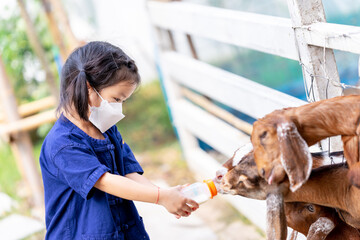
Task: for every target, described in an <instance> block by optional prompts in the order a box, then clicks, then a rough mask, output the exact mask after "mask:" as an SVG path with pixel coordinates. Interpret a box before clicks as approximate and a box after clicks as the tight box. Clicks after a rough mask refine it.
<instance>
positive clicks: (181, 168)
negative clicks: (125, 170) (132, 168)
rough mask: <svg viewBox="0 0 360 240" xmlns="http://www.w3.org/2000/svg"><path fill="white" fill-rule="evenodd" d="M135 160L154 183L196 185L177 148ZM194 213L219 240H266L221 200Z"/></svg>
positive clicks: (162, 150)
mask: <svg viewBox="0 0 360 240" xmlns="http://www.w3.org/2000/svg"><path fill="white" fill-rule="evenodd" d="M136 157H137V159H138V160H139V162H140V164H141V165H142V167H143V168H144V171H145V176H146V177H147V178H149V179H150V180H153V181H154V182H156V181H158V180H160V181H165V182H167V184H168V185H170V186H176V185H182V184H187V183H193V182H195V181H196V180H195V179H194V177H193V173H192V172H191V171H190V170H189V169H188V167H187V164H186V161H184V160H183V158H182V156H181V151H180V148H179V146H178V145H177V144H172V145H169V146H168V147H165V148H162V149H161V150H159V151H150V152H144V153H141V154H136ZM234 197H236V196H234ZM195 213H196V215H197V216H198V217H200V218H201V219H202V220H203V221H204V222H205V223H206V224H207V225H208V226H209V227H210V228H211V229H212V230H213V231H214V232H215V233H216V234H217V236H218V238H219V240H255V239H256V240H258V239H265V237H264V236H265V235H264V233H263V231H262V230H260V229H259V228H257V227H256V226H254V225H253V224H251V222H250V221H249V220H248V219H246V218H245V217H244V216H242V215H241V213H239V212H238V211H237V210H236V209H235V208H234V207H232V205H230V204H229V203H228V202H227V201H225V200H224V199H222V198H221V196H219V197H215V198H214V199H212V200H209V201H207V202H206V203H204V204H202V205H201V207H200V208H199V209H198V210H197V211H196V212H195Z"/></svg>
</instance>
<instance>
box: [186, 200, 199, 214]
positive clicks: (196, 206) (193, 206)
mask: <svg viewBox="0 0 360 240" xmlns="http://www.w3.org/2000/svg"><path fill="white" fill-rule="evenodd" d="M186 204H187V205H190V206H191V207H192V208H196V209H198V208H199V204H198V203H197V202H195V201H194V200H192V199H187V200H186ZM193 211H194V210H193Z"/></svg>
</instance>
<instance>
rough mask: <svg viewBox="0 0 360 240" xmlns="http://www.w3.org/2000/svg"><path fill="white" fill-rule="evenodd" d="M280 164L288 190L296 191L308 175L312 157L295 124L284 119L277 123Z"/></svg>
mask: <svg viewBox="0 0 360 240" xmlns="http://www.w3.org/2000/svg"><path fill="white" fill-rule="evenodd" d="M277 136H278V140H279V147H280V154H281V164H282V165H283V167H284V170H285V172H286V174H287V176H288V178H289V182H290V190H291V191H293V192H294V191H296V190H297V189H298V188H299V187H301V185H303V184H304V183H305V182H306V181H307V179H308V178H309V176H310V173H311V169H312V157H311V154H310V151H309V147H308V145H307V143H306V142H305V140H304V139H303V138H302V137H301V136H300V134H299V132H298V130H297V128H296V126H295V124H294V123H293V122H291V121H284V122H281V123H279V124H278V125H277Z"/></svg>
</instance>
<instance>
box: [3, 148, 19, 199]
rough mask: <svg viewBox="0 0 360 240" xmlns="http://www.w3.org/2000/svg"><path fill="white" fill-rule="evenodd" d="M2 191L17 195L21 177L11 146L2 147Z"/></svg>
mask: <svg viewBox="0 0 360 240" xmlns="http://www.w3.org/2000/svg"><path fill="white" fill-rule="evenodd" d="M0 166H1V167H0V192H4V193H6V194H8V195H10V196H11V197H16V184H17V182H18V181H19V180H20V179H21V176H20V173H19V171H18V169H17V165H16V162H15V157H14V155H13V154H12V153H11V149H10V146H8V145H2V146H1V147H0Z"/></svg>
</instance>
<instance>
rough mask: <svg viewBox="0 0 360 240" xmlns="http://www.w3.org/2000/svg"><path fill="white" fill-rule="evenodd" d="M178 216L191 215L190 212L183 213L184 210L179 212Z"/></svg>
mask: <svg viewBox="0 0 360 240" xmlns="http://www.w3.org/2000/svg"><path fill="white" fill-rule="evenodd" d="M177 214H178V215H180V216H182V217H187V216H189V215H190V212H186V211H183V210H180V211H178V212H177Z"/></svg>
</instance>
